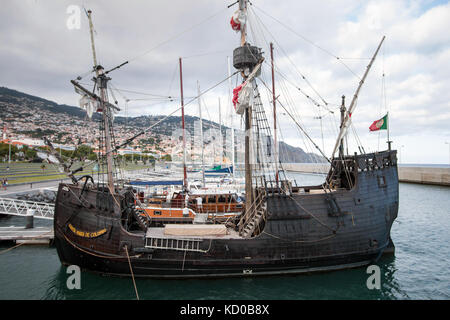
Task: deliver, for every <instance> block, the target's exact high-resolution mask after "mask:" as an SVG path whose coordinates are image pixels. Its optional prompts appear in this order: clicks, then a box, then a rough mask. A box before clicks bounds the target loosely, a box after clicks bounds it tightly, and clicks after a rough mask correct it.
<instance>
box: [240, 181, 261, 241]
mask: <svg viewBox="0 0 450 320" xmlns="http://www.w3.org/2000/svg"><path fill="white" fill-rule="evenodd" d="M266 212H267V202H266V189H265V188H258V189H257V193H256V197H255V200H254V201H253V203H252V204H251V206H250V207H249V208H246V209H245V213H244V215H243V216H242V217H241V220H240V221H239V234H240V235H241V236H242V237H245V238H248V237H251V236H254V235H256V234H259V233H260V232H261V230H260V225H261V222H262V221H263V220H264V219H265V218H266Z"/></svg>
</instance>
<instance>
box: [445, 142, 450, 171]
mask: <svg viewBox="0 0 450 320" xmlns="http://www.w3.org/2000/svg"><path fill="white" fill-rule="evenodd" d="M445 144H448V164H449V165H450V142H447V141H446V142H445Z"/></svg>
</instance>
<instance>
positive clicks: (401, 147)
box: [399, 145, 404, 163]
mask: <svg viewBox="0 0 450 320" xmlns="http://www.w3.org/2000/svg"><path fill="white" fill-rule="evenodd" d="M403 147H404V145H401V146H400V152H399V153H400V161H399V162H400V163H402V149H403Z"/></svg>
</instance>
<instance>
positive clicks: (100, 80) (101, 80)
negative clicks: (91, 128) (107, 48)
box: [88, 10, 114, 193]
mask: <svg viewBox="0 0 450 320" xmlns="http://www.w3.org/2000/svg"><path fill="white" fill-rule="evenodd" d="M91 14H92V11H91V10H89V11H88V19H89V30H90V34H91V46H92V57H93V60H94V69H95V73H96V76H97V77H96V79H95V81H96V84H97V87H98V90H99V92H100V108H99V109H98V110H97V111H100V110H101V111H102V114H103V124H104V131H105V156H106V166H107V177H108V182H107V185H108V188H109V190H110V192H111V193H114V177H113V155H112V145H111V131H110V129H111V128H110V119H111V110H110V108H109V106H108V104H107V103H105V102H107V99H108V94H107V83H108V80H111V78H109V77H107V76H106V75H105V73H104V69H103V67H102V66H100V65H98V64H97V55H96V53H95V43H94V26H93V24H92V17H91Z"/></svg>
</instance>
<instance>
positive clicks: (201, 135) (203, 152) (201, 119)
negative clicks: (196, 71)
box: [197, 81, 206, 187]
mask: <svg viewBox="0 0 450 320" xmlns="http://www.w3.org/2000/svg"><path fill="white" fill-rule="evenodd" d="M197 92H198V97H199V98H198V115H199V117H200V144H201V146H202V183H203V187H205V186H206V183H205V160H204V156H205V146H204V143H203V141H204V139H203V118H202V106H201V103H200V83H199V82H198V81H197Z"/></svg>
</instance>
